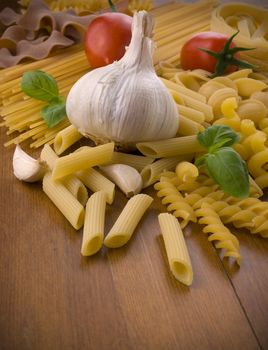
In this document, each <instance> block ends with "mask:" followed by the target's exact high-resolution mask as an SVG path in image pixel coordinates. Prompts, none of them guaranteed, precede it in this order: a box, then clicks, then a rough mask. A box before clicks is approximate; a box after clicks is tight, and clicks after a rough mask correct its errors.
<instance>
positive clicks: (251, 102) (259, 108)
mask: <svg viewBox="0 0 268 350" xmlns="http://www.w3.org/2000/svg"><path fill="white" fill-rule="evenodd" d="M237 114H238V115H239V117H240V118H241V119H251V120H253V121H254V123H255V124H256V125H258V123H259V122H260V121H261V120H262V119H264V118H265V117H267V114H268V109H267V107H266V106H265V104H264V103H263V102H261V101H258V100H255V99H253V98H250V99H247V100H244V101H241V102H240V103H239V106H238V108H237Z"/></svg>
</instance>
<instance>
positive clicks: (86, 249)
mask: <svg viewBox="0 0 268 350" xmlns="http://www.w3.org/2000/svg"><path fill="white" fill-rule="evenodd" d="M105 208H106V195H105V193H104V192H103V191H98V192H95V193H93V194H92V195H91V196H90V198H89V199H88V201H87V205H86V211H85V222H84V228H83V240H82V247H81V254H82V255H84V256H89V255H93V254H95V253H97V252H98V251H99V250H100V249H101V247H102V243H103V237H104V221H105Z"/></svg>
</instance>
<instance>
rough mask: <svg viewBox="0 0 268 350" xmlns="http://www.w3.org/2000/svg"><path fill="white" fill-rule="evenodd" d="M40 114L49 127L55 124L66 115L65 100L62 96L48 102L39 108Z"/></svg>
mask: <svg viewBox="0 0 268 350" xmlns="http://www.w3.org/2000/svg"><path fill="white" fill-rule="evenodd" d="M41 115H42V117H43V119H44V120H45V122H46V124H47V125H48V127H49V128H52V127H53V126H55V125H57V124H58V123H59V122H60V121H62V120H63V119H64V118H65V117H66V109H65V101H64V99H62V98H59V99H56V100H54V101H52V102H50V103H49V104H48V105H47V106H45V107H43V108H42V109H41Z"/></svg>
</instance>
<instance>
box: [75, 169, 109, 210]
mask: <svg viewBox="0 0 268 350" xmlns="http://www.w3.org/2000/svg"><path fill="white" fill-rule="evenodd" d="M76 176H77V177H78V178H79V179H80V180H81V181H82V182H83V184H84V185H85V186H86V187H88V188H89V189H90V190H91V191H93V192H98V191H103V192H104V193H105V195H106V201H107V203H108V204H112V203H113V201H114V196H115V184H114V183H113V182H112V181H110V180H109V179H107V177H105V176H104V175H102V174H101V173H100V172H99V171H98V170H96V169H94V168H90V169H86V170H81V171H78V172H76Z"/></svg>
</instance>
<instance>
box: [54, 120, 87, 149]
mask: <svg viewBox="0 0 268 350" xmlns="http://www.w3.org/2000/svg"><path fill="white" fill-rule="evenodd" d="M82 137H83V136H82V135H81V134H80V133H79V132H78V131H77V129H76V128H75V127H74V126H73V125H69V126H68V127H67V128H65V129H63V130H61V131H60V132H58V133H57V135H56V137H55V139H54V150H55V152H56V153H57V154H58V155H60V154H62V153H63V152H64V151H66V149H67V148H69V147H70V146H72V145H73V144H74V143H75V142H77V141H78V140H80V139H81V138H82Z"/></svg>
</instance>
